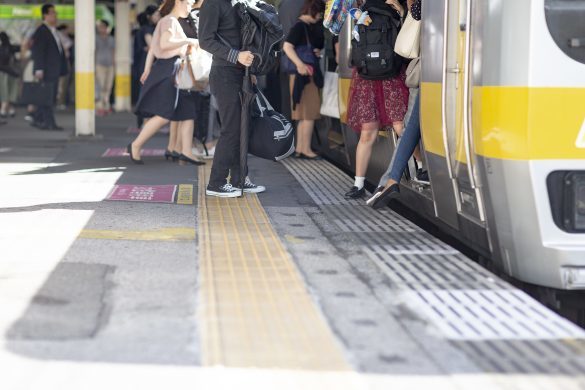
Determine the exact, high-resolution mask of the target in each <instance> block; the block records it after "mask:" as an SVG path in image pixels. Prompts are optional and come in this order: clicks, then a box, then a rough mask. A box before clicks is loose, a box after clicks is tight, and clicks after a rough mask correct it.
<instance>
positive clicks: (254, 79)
mask: <svg viewBox="0 0 585 390" xmlns="http://www.w3.org/2000/svg"><path fill="white" fill-rule="evenodd" d="M250 80H252V84H254V85H256V84H258V79H257V78H256V76H255V75H251V76H250Z"/></svg>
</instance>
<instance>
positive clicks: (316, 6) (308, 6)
mask: <svg viewBox="0 0 585 390" xmlns="http://www.w3.org/2000/svg"><path fill="white" fill-rule="evenodd" d="M323 12H325V2H324V1H323V0H305V3H304V4H303V8H301V15H310V16H311V17H313V18H314V17H315V16H317V15H319V14H322V13H323Z"/></svg>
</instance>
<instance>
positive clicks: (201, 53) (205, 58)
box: [190, 47, 213, 81]
mask: <svg viewBox="0 0 585 390" xmlns="http://www.w3.org/2000/svg"><path fill="white" fill-rule="evenodd" d="M212 60H213V56H212V55H211V54H210V53H208V52H206V51H205V50H203V49H202V48H200V47H198V48H197V49H195V50H194V51H193V52H192V53H191V56H190V61H191V67H192V68H193V75H194V76H195V80H197V81H208V80H209V72H210V71H211V62H212Z"/></svg>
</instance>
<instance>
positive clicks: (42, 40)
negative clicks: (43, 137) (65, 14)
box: [32, 4, 67, 130]
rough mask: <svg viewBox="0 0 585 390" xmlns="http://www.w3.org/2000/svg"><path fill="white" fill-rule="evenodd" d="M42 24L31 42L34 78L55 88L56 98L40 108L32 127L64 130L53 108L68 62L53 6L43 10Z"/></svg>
mask: <svg viewBox="0 0 585 390" xmlns="http://www.w3.org/2000/svg"><path fill="white" fill-rule="evenodd" d="M41 13H42V17H43V24H41V25H40V26H39V27H38V28H37V30H36V31H35V33H34V35H33V37H32V40H33V46H32V59H33V63H34V78H35V79H36V80H37V81H40V82H44V83H48V84H49V85H52V86H53V88H52V89H53V94H52V96H51V97H50V99H49V100H48V101H47V103H46V104H44V105H39V106H38V108H37V111H36V112H35V116H34V121H33V122H32V125H33V126H35V127H37V128H39V129H42V130H63V128H62V127H59V126H57V123H56V122H55V114H54V112H53V111H54V106H55V98H56V97H57V86H58V84H59V77H61V76H64V75H66V74H67V59H66V57H65V51H64V48H63V45H62V43H61V40H60V38H59V33H58V32H57V28H56V26H57V12H56V10H55V6H53V4H44V5H43V6H42V8H41Z"/></svg>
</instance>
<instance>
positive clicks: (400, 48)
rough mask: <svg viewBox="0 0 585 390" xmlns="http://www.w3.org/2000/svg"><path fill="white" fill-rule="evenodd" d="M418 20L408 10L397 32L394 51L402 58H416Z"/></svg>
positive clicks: (418, 42) (417, 50)
mask: <svg viewBox="0 0 585 390" xmlns="http://www.w3.org/2000/svg"><path fill="white" fill-rule="evenodd" d="M420 28H421V24H420V20H415V19H414V18H413V17H412V14H411V13H410V12H409V13H408V15H406V20H405V21H404V24H403V25H402V28H401V29H400V32H399V33H398V37H397V38H396V43H395V44H394V51H395V52H396V54H398V55H400V56H402V57H404V58H416V57H418V55H419V50H420Z"/></svg>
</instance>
